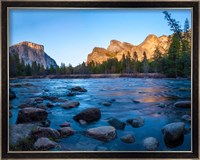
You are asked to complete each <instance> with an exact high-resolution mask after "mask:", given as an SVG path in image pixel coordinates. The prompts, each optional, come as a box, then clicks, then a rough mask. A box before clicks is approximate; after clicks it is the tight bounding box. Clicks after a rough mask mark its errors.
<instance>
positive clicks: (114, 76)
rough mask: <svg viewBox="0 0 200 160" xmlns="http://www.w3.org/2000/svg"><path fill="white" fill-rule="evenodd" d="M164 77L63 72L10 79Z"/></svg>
mask: <svg viewBox="0 0 200 160" xmlns="http://www.w3.org/2000/svg"><path fill="white" fill-rule="evenodd" d="M120 77H129V78H166V76H165V75H164V74H159V73H147V74H145V73H137V74H133V73H129V74H128V73H123V74H65V75H42V76H20V77H13V78H11V79H36V78H37V79H38V78H48V79H63V78H73V79H75V78H120Z"/></svg>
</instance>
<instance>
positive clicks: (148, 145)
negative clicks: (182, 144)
mask: <svg viewBox="0 0 200 160" xmlns="http://www.w3.org/2000/svg"><path fill="white" fill-rule="evenodd" d="M143 145H144V148H145V149H146V150H148V151H155V150H156V149H157V148H158V146H159V142H158V140H157V139H156V138H154V137H148V138H145V139H144V140H143Z"/></svg>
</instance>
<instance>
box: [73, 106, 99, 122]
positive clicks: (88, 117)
mask: <svg viewBox="0 0 200 160" xmlns="http://www.w3.org/2000/svg"><path fill="white" fill-rule="evenodd" d="M100 118H101V111H100V110H99V109H98V108H88V109H85V110H83V111H82V112H80V113H79V114H77V115H75V116H74V117H73V119H74V120H75V121H79V120H84V121H86V122H87V123H89V122H93V121H97V120H99V119H100Z"/></svg>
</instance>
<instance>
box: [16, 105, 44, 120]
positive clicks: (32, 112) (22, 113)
mask: <svg viewBox="0 0 200 160" xmlns="http://www.w3.org/2000/svg"><path fill="white" fill-rule="evenodd" d="M47 116H48V113H47V112H46V111H45V110H43V109H39V108H24V109H21V110H19V112H18V117H17V123H27V122H34V121H44V120H46V119H47Z"/></svg>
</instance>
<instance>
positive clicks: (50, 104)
mask: <svg viewBox="0 0 200 160" xmlns="http://www.w3.org/2000/svg"><path fill="white" fill-rule="evenodd" d="M46 106H47V107H48V108H52V107H54V105H53V104H52V103H50V102H48V103H47V104H46Z"/></svg>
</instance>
